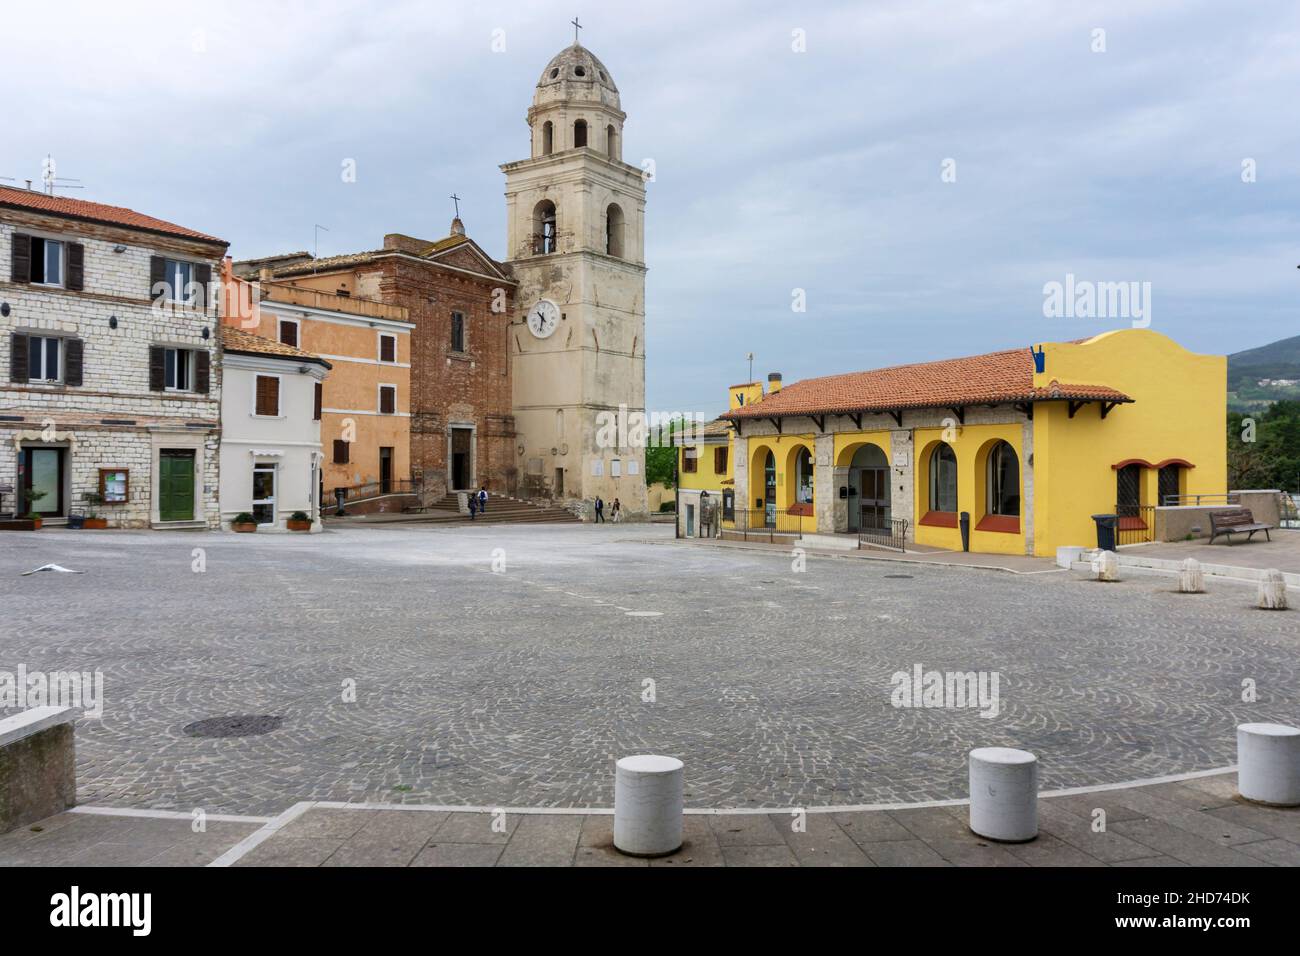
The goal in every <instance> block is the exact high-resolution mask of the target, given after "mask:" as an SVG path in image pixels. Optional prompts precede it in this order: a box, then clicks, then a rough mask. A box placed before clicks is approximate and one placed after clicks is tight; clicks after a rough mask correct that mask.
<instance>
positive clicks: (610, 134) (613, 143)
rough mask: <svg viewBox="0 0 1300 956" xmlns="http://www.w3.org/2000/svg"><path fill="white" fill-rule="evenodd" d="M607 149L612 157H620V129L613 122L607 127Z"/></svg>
mask: <svg viewBox="0 0 1300 956" xmlns="http://www.w3.org/2000/svg"><path fill="white" fill-rule="evenodd" d="M605 151H606V152H607V153H608V155H609V158H610V159H618V130H616V129H614V124H613V123H610V124H609V125H608V126H606V127H605Z"/></svg>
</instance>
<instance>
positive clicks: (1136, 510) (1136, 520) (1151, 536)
mask: <svg viewBox="0 0 1300 956" xmlns="http://www.w3.org/2000/svg"><path fill="white" fill-rule="evenodd" d="M1206 497H1209V496H1208V495H1207V496H1206ZM1115 514H1116V515H1117V516H1118V517H1119V521H1118V522H1117V524H1116V527H1115V544H1116V545H1117V546H1122V545H1126V544H1144V543H1146V542H1148V541H1153V540H1155V523H1156V509H1155V505H1116V506H1115Z"/></svg>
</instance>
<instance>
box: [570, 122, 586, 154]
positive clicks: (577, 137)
mask: <svg viewBox="0 0 1300 956" xmlns="http://www.w3.org/2000/svg"><path fill="white" fill-rule="evenodd" d="M586 145H587V121H586V120H578V121H576V122H575V123H574V124H573V148H574V149H577V148H579V147H580V146H586Z"/></svg>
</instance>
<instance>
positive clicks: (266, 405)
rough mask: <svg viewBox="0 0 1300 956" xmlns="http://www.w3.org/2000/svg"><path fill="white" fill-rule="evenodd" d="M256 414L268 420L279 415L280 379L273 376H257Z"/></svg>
mask: <svg viewBox="0 0 1300 956" xmlns="http://www.w3.org/2000/svg"><path fill="white" fill-rule="evenodd" d="M257 414H258V415H263V416H266V417H268V418H278V417H279V415H280V379H279V378H277V377H276V376H274V375H259V376H257Z"/></svg>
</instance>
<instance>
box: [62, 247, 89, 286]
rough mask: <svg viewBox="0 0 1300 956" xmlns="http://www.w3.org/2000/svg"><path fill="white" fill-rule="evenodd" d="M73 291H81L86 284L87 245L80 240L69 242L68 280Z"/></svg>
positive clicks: (68, 284)
mask: <svg viewBox="0 0 1300 956" xmlns="http://www.w3.org/2000/svg"><path fill="white" fill-rule="evenodd" d="M67 286H68V288H69V289H71V290H72V291H73V292H81V291H82V290H83V289H84V288H85V286H86V247H85V246H83V245H82V244H81V243H79V242H70V243H68V282H67Z"/></svg>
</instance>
